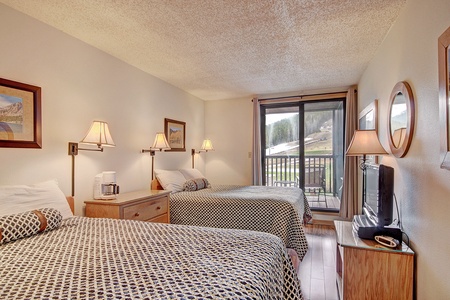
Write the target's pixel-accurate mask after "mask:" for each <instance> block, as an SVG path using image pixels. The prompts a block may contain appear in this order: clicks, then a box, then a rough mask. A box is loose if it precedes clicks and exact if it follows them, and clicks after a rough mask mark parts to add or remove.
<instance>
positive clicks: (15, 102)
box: [0, 78, 42, 148]
mask: <svg viewBox="0 0 450 300" xmlns="http://www.w3.org/2000/svg"><path fill="white" fill-rule="evenodd" d="M41 122H42V120H41V88H40V87H37V86H33V85H29V84H24V83H20V82H16V81H11V80H7V79H3V78H0V147H8V148H42V145H41V144H42V129H41Z"/></svg>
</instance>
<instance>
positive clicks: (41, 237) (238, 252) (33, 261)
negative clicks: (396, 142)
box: [0, 217, 301, 299]
mask: <svg viewBox="0 0 450 300" xmlns="http://www.w3.org/2000/svg"><path fill="white" fill-rule="evenodd" d="M0 298H2V299H301V293H300V287H299V282H298V279H297V276H296V272H295V271H294V269H293V267H292V264H291V262H290V260H289V258H288V256H287V254H286V251H285V248H284V245H283V243H282V241H281V240H280V239H279V238H278V237H275V236H273V235H270V234H266V233H259V232H251V231H240V230H224V229H217V228H200V227H195V226H182V225H171V224H155V223H147V222H141V221H129V220H112V219H91V218H83V217H73V218H70V219H68V220H65V221H63V224H62V226H61V227H60V228H58V229H56V230H54V231H50V232H44V233H40V234H37V235H34V236H31V237H27V238H24V239H20V240H17V241H15V242H10V243H7V244H4V245H1V246H0Z"/></svg>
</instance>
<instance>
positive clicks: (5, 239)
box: [0, 208, 62, 245]
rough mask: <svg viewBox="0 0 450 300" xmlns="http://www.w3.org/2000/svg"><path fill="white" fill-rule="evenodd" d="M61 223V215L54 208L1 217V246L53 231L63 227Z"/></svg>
mask: <svg viewBox="0 0 450 300" xmlns="http://www.w3.org/2000/svg"><path fill="white" fill-rule="evenodd" d="M61 221H62V215H61V213H60V212H59V211H58V210H56V209H53V208H41V209H36V210H33V211H28V212H23V213H19V214H14V215H8V216H3V217H0V245H1V244H5V243H9V242H12V241H15V240H18V239H21V238H24V237H27V236H32V235H35V234H38V233H40V232H43V231H50V230H53V229H55V228H58V227H59V226H60V225H61Z"/></svg>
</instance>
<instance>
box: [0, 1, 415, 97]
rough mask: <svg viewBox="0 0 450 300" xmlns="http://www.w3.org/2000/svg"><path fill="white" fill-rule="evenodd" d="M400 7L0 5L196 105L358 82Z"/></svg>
mask: <svg viewBox="0 0 450 300" xmlns="http://www.w3.org/2000/svg"><path fill="white" fill-rule="evenodd" d="M405 1H406V0H272V1H269V0H127V1H120V0H116V1H113V0H95V1H94V0H91V1H89V0H40V1H36V0H0V2H2V3H4V4H6V5H8V6H10V7H12V8H15V9H17V10H19V11H21V12H24V13H26V14H28V15H30V16H32V17H34V18H36V19H38V20H41V21H43V22H44V23H47V24H49V25H51V26H53V27H55V28H58V29H60V30H61V31H63V32H65V33H67V34H69V35H71V36H74V37H76V38H78V39H80V40H82V41H84V42H86V43H88V44H91V45H92V46H94V47H96V48H98V49H101V50H103V51H105V52H106V53H109V54H111V55H113V56H115V57H117V58H119V59H121V60H123V61H125V62H127V63H129V64H130V65H133V66H135V67H137V68H139V69H141V70H143V71H145V72H147V73H150V74H152V75H154V76H156V77H158V78H161V79H162V80H164V81H166V82H169V83H171V84H172V85H174V86H177V87H179V88H181V89H183V90H185V91H187V92H188V93H191V94H193V95H195V96H197V97H199V98H201V99H204V100H217V99H232V98H238V97H244V96H252V95H261V94H271V93H290V92H297V91H298V92H301V91H308V90H317V89H328V88H335V87H344V86H349V85H352V84H355V83H357V82H358V80H359V78H360V76H361V75H362V73H363V71H364V70H365V68H366V66H367V64H368V62H369V61H370V59H371V58H372V57H373V55H374V54H375V51H376V50H377V48H378V46H379V45H380V44H381V42H382V41H383V39H384V37H385V35H386V34H387V32H388V31H389V28H390V27H391V25H392V24H393V22H394V21H395V19H396V18H397V16H398V14H399V12H400V10H401V8H402V7H403V5H404V3H405Z"/></svg>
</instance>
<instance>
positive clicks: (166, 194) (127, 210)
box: [84, 190, 170, 223]
mask: <svg viewBox="0 0 450 300" xmlns="http://www.w3.org/2000/svg"><path fill="white" fill-rule="evenodd" d="M169 201H170V191H162V190H161V191H160V190H157V191H154V190H140V191H135V192H129V193H123V194H119V195H117V198H116V199H113V200H88V201H85V202H84V203H86V217H91V218H112V219H128V220H139V221H147V222H158V223H170V204H169Z"/></svg>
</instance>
